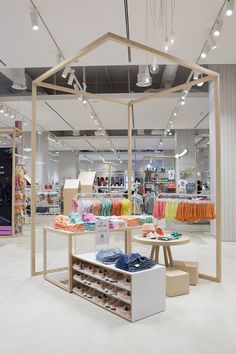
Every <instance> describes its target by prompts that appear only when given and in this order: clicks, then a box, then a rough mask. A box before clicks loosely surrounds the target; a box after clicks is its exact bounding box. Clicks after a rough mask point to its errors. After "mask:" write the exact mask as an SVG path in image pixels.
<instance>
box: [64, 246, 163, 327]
mask: <svg viewBox="0 0 236 354" xmlns="http://www.w3.org/2000/svg"><path fill="white" fill-rule="evenodd" d="M78 262H79V263H81V264H83V265H85V266H88V265H92V266H95V267H96V268H100V269H102V270H107V271H109V272H111V271H112V273H114V274H118V275H120V276H121V277H122V276H123V277H124V278H128V279H129V280H130V287H126V286H124V285H122V284H119V283H118V282H115V283H114V282H110V281H108V280H105V279H104V278H101V277H99V276H97V275H95V274H93V273H91V272H88V271H85V270H83V269H76V270H75V269H74V268H73V264H74V263H78ZM71 274H72V280H71V282H72V284H73V292H74V293H75V294H76V295H79V296H81V297H83V298H85V299H87V300H89V301H90V302H92V303H94V304H96V305H98V306H100V307H102V308H104V309H106V310H108V311H110V312H113V313H114V314H116V315H118V316H120V317H122V318H125V319H126V320H129V321H131V322H135V321H138V320H141V319H143V318H145V317H148V316H152V315H155V314H157V313H159V312H162V311H164V310H165V298H166V295H165V293H166V284H165V282H166V280H165V267H164V266H161V265H155V266H154V267H153V268H151V269H148V270H143V271H139V272H135V273H131V272H126V271H123V270H121V269H118V268H116V267H115V266H114V265H105V264H103V263H100V262H98V261H96V258H95V254H94V253H86V254H80V255H76V254H75V255H73V258H72V272H71ZM76 274H77V276H76ZM81 275H84V276H88V277H89V278H90V279H94V280H97V281H99V282H100V283H101V284H102V285H104V287H102V288H95V287H94V285H93V283H92V284H91V285H87V284H85V283H84V280H83V279H80V278H81ZM78 284H82V285H83V286H84V287H85V288H90V289H94V290H96V291H97V293H98V294H99V293H100V294H104V295H106V296H107V298H108V299H109V298H110V299H111V300H112V299H116V300H119V301H120V302H121V304H123V305H124V306H125V305H127V306H128V307H130V310H131V312H130V313H131V316H130V317H128V316H125V315H121V314H120V313H118V312H117V311H116V310H111V309H110V308H107V307H105V305H103V304H102V305H101V304H99V303H97V302H96V301H95V300H94V299H93V298H87V297H84V296H83V295H82V294H80V293H78V291H76V289H74V288H75V287H76V285H78ZM107 285H110V286H112V287H115V288H117V290H126V291H129V292H130V299H127V300H126V299H121V298H120V297H119V296H118V295H112V294H109V293H107V292H106V291H105V290H104V288H105V287H106V286H107Z"/></svg>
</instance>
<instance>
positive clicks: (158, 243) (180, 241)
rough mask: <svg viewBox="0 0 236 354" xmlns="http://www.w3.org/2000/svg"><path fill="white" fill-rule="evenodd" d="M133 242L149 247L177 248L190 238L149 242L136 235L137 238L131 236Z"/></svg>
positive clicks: (147, 239)
mask: <svg viewBox="0 0 236 354" xmlns="http://www.w3.org/2000/svg"><path fill="white" fill-rule="evenodd" d="M133 241H134V242H137V243H142V244H144V245H151V246H178V245H184V244H185V243H189V242H190V237H188V236H181V237H180V238H179V239H178V240H170V241H163V240H158V239H156V240H151V239H150V238H146V237H143V236H141V235H137V236H133Z"/></svg>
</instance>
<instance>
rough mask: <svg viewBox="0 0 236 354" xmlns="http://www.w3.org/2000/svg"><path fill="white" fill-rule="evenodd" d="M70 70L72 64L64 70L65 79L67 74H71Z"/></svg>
mask: <svg viewBox="0 0 236 354" xmlns="http://www.w3.org/2000/svg"><path fill="white" fill-rule="evenodd" d="M69 71H70V66H69V65H67V66H66V67H65V69H64V71H63V73H62V74H61V76H62V77H64V79H66V78H67V75H68V74H69Z"/></svg>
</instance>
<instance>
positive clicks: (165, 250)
mask: <svg viewBox="0 0 236 354" xmlns="http://www.w3.org/2000/svg"><path fill="white" fill-rule="evenodd" d="M163 253H164V259H165V266H166V267H168V255H167V249H166V247H165V246H163Z"/></svg>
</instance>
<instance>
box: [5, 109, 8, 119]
mask: <svg viewBox="0 0 236 354" xmlns="http://www.w3.org/2000/svg"><path fill="white" fill-rule="evenodd" d="M4 116H5V117H8V109H7V108H6V110H5V113H4Z"/></svg>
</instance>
